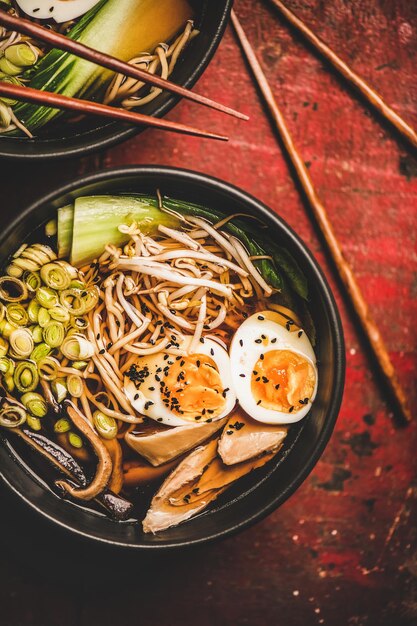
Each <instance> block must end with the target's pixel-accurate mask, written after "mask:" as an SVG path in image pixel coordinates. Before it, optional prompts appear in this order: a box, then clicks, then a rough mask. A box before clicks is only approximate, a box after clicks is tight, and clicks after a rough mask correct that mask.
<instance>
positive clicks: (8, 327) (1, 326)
mask: <svg viewBox="0 0 417 626" xmlns="http://www.w3.org/2000/svg"><path fill="white" fill-rule="evenodd" d="M16 328H19V327H18V326H16V324H11V323H10V322H8V321H7V320H3V321H2V322H0V335H2V336H3V337H6V339H8V338H9V337H10V335H11V334H12V332H13V331H14V330H16Z"/></svg>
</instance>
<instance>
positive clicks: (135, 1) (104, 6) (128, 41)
mask: <svg viewBox="0 0 417 626" xmlns="http://www.w3.org/2000/svg"><path fill="white" fill-rule="evenodd" d="M0 9H3V10H8V11H9V12H10V13H11V14H13V15H16V16H18V17H21V18H24V19H27V20H35V21H37V22H39V23H40V24H41V25H43V26H47V27H48V28H51V29H53V30H55V31H57V32H60V33H63V34H65V35H66V36H67V37H69V38H70V39H73V40H74V41H78V42H79V43H81V44H84V45H86V46H90V47H91V48H95V49H97V50H100V51H101V52H104V53H107V54H110V55H112V56H115V57H117V58H119V59H121V60H122V61H127V62H129V63H131V64H132V65H134V66H135V67H137V68H139V69H142V70H145V71H147V72H149V73H150V74H158V75H160V76H161V77H162V78H168V77H169V76H170V74H171V73H172V71H173V70H174V67H175V65H176V63H177V61H178V59H179V58H180V57H181V55H182V53H183V50H184V49H185V47H186V46H187V44H188V43H189V41H190V40H191V39H192V38H193V37H195V36H196V35H198V30H197V29H196V28H194V23H193V18H194V11H193V9H192V7H191V5H190V4H189V2H188V0H158V2H155V0H51V1H48V2H45V1H44V0H7V1H6V2H5V1H4V0H0ZM161 42H162V43H161ZM0 80H1V81H3V82H8V83H11V84H16V85H27V86H29V87H32V88H35V89H38V90H42V91H51V92H53V93H57V94H63V95H65V96H71V97H75V98H80V97H82V98H85V99H87V100H95V101H100V102H104V103H105V104H117V105H118V106H122V107H124V108H126V109H134V108H136V107H140V106H143V105H145V104H147V103H149V102H150V101H151V100H153V99H154V98H156V97H157V96H158V95H159V94H160V92H161V90H160V89H158V88H155V87H151V88H147V87H146V86H144V83H143V82H141V81H138V80H136V79H133V78H127V77H125V76H123V75H120V74H118V75H115V74H114V73H113V72H111V71H110V70H107V69H105V68H102V67H99V66H97V65H95V64H94V63H91V62H89V61H86V60H83V59H80V58H78V57H75V56H73V55H72V54H70V53H68V52H62V51H60V50H57V49H49V48H48V47H47V46H46V45H45V44H43V43H42V42H39V41H37V40H35V39H32V38H30V37H27V36H25V35H21V34H20V33H18V32H15V31H11V30H8V29H7V28H6V27H3V26H1V25H0ZM63 115H64V117H65V119H67V120H68V119H70V120H71V118H69V117H68V114H64V113H63V112H62V111H59V110H58V109H51V108H49V107H46V106H39V105H34V104H27V103H23V102H17V101H14V100H12V99H10V98H0V134H1V133H7V134H8V135H10V134H12V135H20V136H24V135H27V136H28V137H33V136H34V135H37V134H39V133H40V132H42V131H43V130H44V129H45V127H48V126H49V125H50V124H51V123H52V122H53V121H54V120H56V119H57V118H58V117H60V119H61V116H63Z"/></svg>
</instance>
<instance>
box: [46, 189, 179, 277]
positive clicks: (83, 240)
mask: <svg viewBox="0 0 417 626" xmlns="http://www.w3.org/2000/svg"><path fill="white" fill-rule="evenodd" d="M67 212H69V211H67ZM132 222H136V223H137V224H138V226H139V227H140V229H141V230H142V232H144V233H150V234H154V233H155V232H156V229H157V228H158V224H164V225H165V226H169V227H176V226H178V220H177V219H176V218H175V217H173V216H172V215H169V214H167V213H164V212H163V211H160V210H159V208H158V204H157V200H156V199H155V198H141V197H140V196H87V197H84V198H77V199H76V201H75V203H74V219H73V237H72V247H71V256H70V261H71V263H72V264H73V265H75V266H77V267H80V266H82V265H85V264H86V263H89V262H91V261H92V260H94V259H95V258H97V257H99V256H100V255H101V254H102V252H103V250H104V246H105V245H106V244H108V243H110V242H111V243H112V244H113V245H115V246H120V245H122V244H124V243H126V242H127V241H129V239H130V236H129V234H128V233H122V232H120V230H119V226H120V225H122V224H124V225H126V226H130V225H131V224H132ZM59 237H60V232H59V231H58V241H59ZM66 245H67V243H66V242H64V243H63V244H61V243H60V242H59V243H58V246H59V248H65V247H66Z"/></svg>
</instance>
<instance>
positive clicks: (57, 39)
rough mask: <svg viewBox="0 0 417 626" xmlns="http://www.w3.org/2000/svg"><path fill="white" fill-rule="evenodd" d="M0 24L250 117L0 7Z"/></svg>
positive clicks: (185, 94)
mask: <svg viewBox="0 0 417 626" xmlns="http://www.w3.org/2000/svg"><path fill="white" fill-rule="evenodd" d="M0 24H3V25H4V26H8V27H9V28H12V29H13V30H16V31H17V32H19V33H24V34H25V35H29V36H30V37H35V38H36V39H39V40H40V41H43V42H45V43H48V44H50V45H51V46H53V47H54V48H58V49H59V50H64V51H66V52H70V53H72V54H75V55H76V56H78V57H81V58H82V59H86V60H87V61H91V62H93V63H96V64H97V65H100V66H102V67H106V68H108V69H110V70H113V71H115V72H118V73H120V74H124V75H125V76H130V77H131V78H136V79H138V80H141V81H143V82H144V83H147V84H149V85H154V86H155V87H159V88H160V89H165V90H166V91H170V92H171V93H174V94H176V95H178V96H182V97H183V98H186V99H187V100H192V101H193V102H197V103H198V104H203V105H204V106H207V107H210V108H211V109H215V110H217V111H221V112H222V113H227V114H228V115H232V116H233V117H237V118H239V119H242V120H248V119H249V117H248V116H247V115H244V114H243V113H240V112H239V111H235V110H234V109H231V108H230V107H227V106H225V105H224V104H220V103H219V102H215V101H214V100H211V99H210V98H206V96H202V95H200V94H198V93H195V92H193V91H190V90H189V89H186V88H185V87H181V86H180V85H176V84H175V83H173V82H171V81H169V80H166V79H164V78H161V77H160V76H155V75H154V74H149V73H148V72H146V71H145V70H141V69H139V68H137V67H134V66H133V65H130V64H129V63H125V62H124V61H121V60H120V59H117V58H116V57H113V56H111V55H109V54H105V53H104V52H100V51H99V50H95V49H94V48H90V47H89V46H85V45H84V44H81V43H80V42H78V41H73V40H72V39H69V38H68V37H65V35H61V34H60V33H57V32H55V31H52V30H49V29H47V28H44V27H43V26H40V25H39V24H36V23H35V22H30V21H29V20H26V19H24V18H21V17H15V16H13V15H10V14H9V13H7V12H6V11H3V10H1V9H0Z"/></svg>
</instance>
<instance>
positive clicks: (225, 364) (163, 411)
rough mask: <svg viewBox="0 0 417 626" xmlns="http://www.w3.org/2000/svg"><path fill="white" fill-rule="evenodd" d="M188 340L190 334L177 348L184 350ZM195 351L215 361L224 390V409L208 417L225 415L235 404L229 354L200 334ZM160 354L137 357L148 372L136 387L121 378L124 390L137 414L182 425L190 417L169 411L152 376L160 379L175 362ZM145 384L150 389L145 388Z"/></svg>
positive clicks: (173, 359)
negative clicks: (185, 417)
mask: <svg viewBox="0 0 417 626" xmlns="http://www.w3.org/2000/svg"><path fill="white" fill-rule="evenodd" d="M191 341H192V337H186V338H185V341H184V343H183V344H182V345H181V348H183V349H184V350H187V348H188V346H189V345H190V343H191ZM197 353H198V354H204V355H207V356H209V357H210V358H211V359H212V360H213V361H214V363H215V364H216V367H217V369H218V372H219V374H220V379H221V381H222V384H223V389H224V390H225V393H224V397H225V400H226V404H225V408H224V410H223V411H222V412H221V413H220V414H219V415H217V416H216V417H213V418H212V420H213V421H215V420H219V419H221V418H222V417H225V416H226V415H228V414H229V413H230V412H231V411H232V409H233V408H234V406H235V404H236V395H235V393H234V389H233V382H232V373H231V368H230V359H229V355H228V353H227V351H226V350H225V349H224V348H223V347H222V346H221V345H220V344H219V343H218V342H216V341H213V340H212V339H208V338H204V343H202V342H201V343H200V344H199V346H198V350H197ZM164 356H165V354H164V353H162V352H160V353H158V354H155V355H152V356H150V357H146V358H145V357H141V359H140V364H141V367H144V366H145V365H146V366H147V367H148V368H149V370H148V371H149V375H148V376H147V377H146V379H145V382H144V383H142V384H141V385H140V388H139V389H138V388H137V387H136V385H135V384H134V383H133V382H132V381H131V380H129V378H127V377H126V378H125V381H124V391H125V394H126V396H127V398H128V399H129V401H130V403H131V405H132V407H133V408H134V409H135V411H137V412H138V413H140V414H141V415H146V416H147V417H149V418H151V419H153V420H156V421H158V422H159V423H162V424H166V425H167V426H183V425H184V424H190V423H192V422H191V420H190V419H184V418H182V417H181V415H179V414H178V413H176V412H173V411H170V409H169V408H167V407H166V406H165V404H164V402H163V399H162V396H161V391H160V381H158V380H157V378H156V377H158V378H160V379H161V380H163V372H162V371H161V370H163V369H164V367H166V366H167V365H170V364H171V363H174V362H175V356H171V355H169V357H168V359H165V360H164ZM158 368H161V370H160V371H159V372H157V369H158ZM149 387H152V388H153V389H149ZM226 390H227V391H226ZM149 403H151V404H149ZM195 423H196V424H197V423H198V424H201V423H204V419H201V420H199V421H198V422H197V421H196V422H195Z"/></svg>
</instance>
